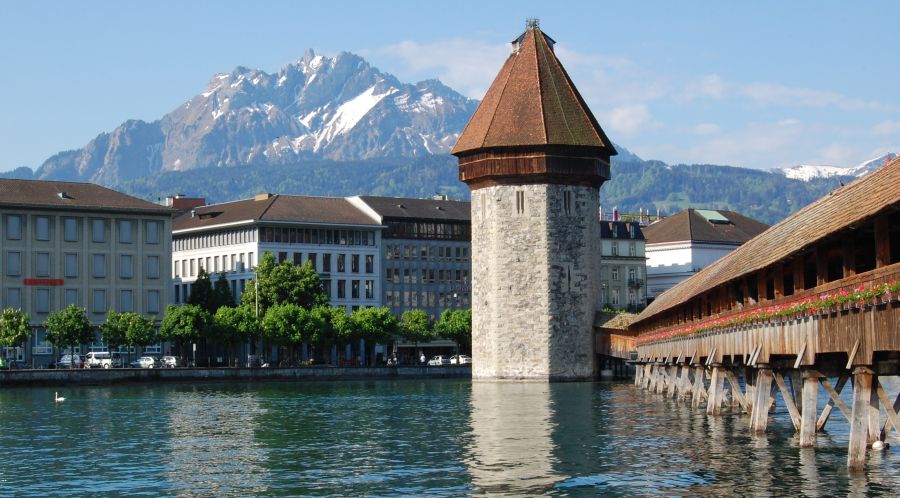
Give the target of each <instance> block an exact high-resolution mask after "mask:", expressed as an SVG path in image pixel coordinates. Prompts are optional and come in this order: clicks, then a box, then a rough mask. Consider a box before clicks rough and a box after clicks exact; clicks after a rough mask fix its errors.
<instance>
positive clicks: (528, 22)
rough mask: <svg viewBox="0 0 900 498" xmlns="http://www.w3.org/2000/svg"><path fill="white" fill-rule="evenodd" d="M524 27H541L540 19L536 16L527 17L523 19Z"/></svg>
mask: <svg viewBox="0 0 900 498" xmlns="http://www.w3.org/2000/svg"><path fill="white" fill-rule="evenodd" d="M525 27H526V28H527V29H534V28H539V27H541V20H540V19H538V18H537V17H529V18H528V19H525Z"/></svg>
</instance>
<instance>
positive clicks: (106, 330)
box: [100, 309, 128, 349]
mask: <svg viewBox="0 0 900 498" xmlns="http://www.w3.org/2000/svg"><path fill="white" fill-rule="evenodd" d="M100 334H101V335H102V336H103V342H105V343H106V346H107V348H109V349H116V348H118V347H119V346H124V345H126V344H128V336H127V326H126V324H125V321H124V320H122V313H116V311H115V310H113V309H110V310H109V311H108V312H106V322H105V323H103V324H102V325H100Z"/></svg>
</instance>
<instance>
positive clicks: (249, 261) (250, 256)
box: [216, 252, 256, 268]
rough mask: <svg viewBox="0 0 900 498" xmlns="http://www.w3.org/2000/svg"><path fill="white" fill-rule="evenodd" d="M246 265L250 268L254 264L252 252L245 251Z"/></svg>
mask: <svg viewBox="0 0 900 498" xmlns="http://www.w3.org/2000/svg"><path fill="white" fill-rule="evenodd" d="M216 259H218V258H216ZM247 266H249V267H250V268H253V267H255V266H256V265H254V264H253V253H252V252H248V253H247Z"/></svg>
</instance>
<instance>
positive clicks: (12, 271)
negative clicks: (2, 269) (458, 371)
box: [6, 252, 22, 277]
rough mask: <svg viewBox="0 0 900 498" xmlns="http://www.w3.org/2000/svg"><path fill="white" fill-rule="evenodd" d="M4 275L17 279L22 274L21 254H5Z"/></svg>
mask: <svg viewBox="0 0 900 498" xmlns="http://www.w3.org/2000/svg"><path fill="white" fill-rule="evenodd" d="M6 274H7V275H9V276H10V277H17V276H19V275H21V274H22V253H20V252H8V253H6Z"/></svg>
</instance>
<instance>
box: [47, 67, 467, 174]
mask: <svg viewBox="0 0 900 498" xmlns="http://www.w3.org/2000/svg"><path fill="white" fill-rule="evenodd" d="M477 105H478V101H477V100H473V99H469V98H466V97H464V96H462V95H460V94H459V93H457V92H456V91H454V90H453V89H451V88H449V87H447V86H445V85H444V84H442V83H441V82H440V81H437V80H426V81H421V82H419V83H415V84H409V83H402V82H400V81H399V80H397V78H395V77H394V76H393V75H391V74H388V73H383V72H381V71H379V70H378V69H377V68H374V67H372V66H371V65H369V63H368V62H366V61H365V60H364V59H363V58H362V57H359V56H357V55H354V54H351V53H348V52H343V53H340V54H338V55H337V56H335V57H325V56H322V55H318V54H316V53H315V52H313V51H312V50H309V51H307V52H306V53H305V54H304V56H303V57H302V58H301V59H300V60H298V61H296V62H294V63H292V64H288V65H287V66H285V67H283V68H282V69H281V70H279V71H277V72H275V73H272V74H269V73H266V72H265V71H262V70H259V69H248V68H245V67H240V66H239V67H237V68H235V69H234V70H233V71H231V72H230V73H222V74H217V75H214V76H213V77H212V78H211V79H210V81H209V83H208V84H207V85H206V88H204V89H203V90H202V91H201V92H200V93H198V94H197V95H195V96H194V97H193V98H191V99H190V100H188V101H187V102H185V103H184V104H182V105H181V106H179V107H178V108H177V109H175V110H173V111H172V112H170V113H168V114H166V115H165V116H163V117H162V118H161V119H160V120H158V121H154V122H150V123H148V122H145V121H140V120H129V121H126V122H125V123H123V124H122V125H121V126H119V127H118V128H116V129H115V130H113V131H112V132H110V133H101V134H100V135H98V136H97V137H96V138H95V139H94V140H92V141H91V142H90V143H88V144H87V145H86V146H85V147H84V148H82V149H79V150H73V151H65V152H60V153H58V154H56V155H54V156H53V157H51V158H50V159H48V160H47V161H45V162H44V163H43V164H42V165H41V166H40V168H38V170H37V171H36V172H35V175H34V176H35V177H36V178H43V179H53V180H74V181H91V182H96V183H101V184H104V185H111V186H114V185H117V184H121V183H123V182H127V181H129V180H134V179H137V178H142V177H146V176H150V175H154V174H158V173H161V172H167V171H186V170H191V169H196V168H208V167H232V166H248V165H249V166H265V165H281V164H293V163H297V162H299V161H302V160H309V159H318V160H321V159H330V160H338V161H354V160H366V159H377V158H392V157H396V158H401V157H405V158H415V157H423V156H426V155H430V154H447V153H448V152H449V151H450V147H451V146H452V145H453V144H454V143H455V142H456V139H457V137H458V136H459V133H460V132H461V131H462V129H463V127H464V126H465V125H466V123H467V122H468V120H469V117H470V116H471V115H472V114H473V113H474V112H475V108H476V107H477Z"/></svg>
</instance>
